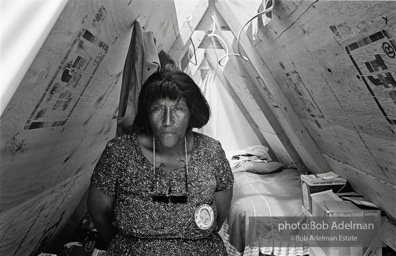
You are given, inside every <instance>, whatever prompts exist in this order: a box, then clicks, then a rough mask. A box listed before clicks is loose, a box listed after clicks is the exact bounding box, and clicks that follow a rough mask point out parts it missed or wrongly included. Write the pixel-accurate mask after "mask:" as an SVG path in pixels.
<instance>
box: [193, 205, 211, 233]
mask: <svg viewBox="0 0 396 256" xmlns="http://www.w3.org/2000/svg"><path fill="white" fill-rule="evenodd" d="M213 222H214V212H213V209H212V207H210V205H208V204H203V205H201V206H199V207H198V208H197V210H195V224H197V226H198V227H199V228H200V229H202V230H207V229H209V228H210V227H211V226H212V225H213Z"/></svg>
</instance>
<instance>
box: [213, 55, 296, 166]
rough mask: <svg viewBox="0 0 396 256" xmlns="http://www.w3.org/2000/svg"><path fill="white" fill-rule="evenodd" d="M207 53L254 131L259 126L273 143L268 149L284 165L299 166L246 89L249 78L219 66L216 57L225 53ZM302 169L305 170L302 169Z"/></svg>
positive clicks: (265, 136)
mask: <svg viewBox="0 0 396 256" xmlns="http://www.w3.org/2000/svg"><path fill="white" fill-rule="evenodd" d="M207 52H208V55H207V56H208V60H209V62H210V63H211V65H212V66H213V65H214V66H215V67H213V68H214V70H216V71H217V73H218V75H219V76H220V77H222V80H223V81H225V82H224V84H225V85H229V86H230V89H232V91H233V93H232V94H233V95H235V96H234V98H235V100H236V101H237V102H239V104H238V105H240V109H241V110H242V108H244V109H246V110H244V113H245V115H246V116H250V118H251V119H252V121H253V123H252V124H251V127H252V128H253V129H254V127H255V126H257V127H258V129H259V131H260V133H261V134H262V135H263V136H264V139H265V140H267V139H270V141H271V143H269V142H268V141H266V142H265V144H263V145H268V147H269V148H270V149H271V150H273V152H274V154H275V155H276V158H277V159H278V160H279V161H282V162H283V163H285V164H288V165H292V166H296V165H298V164H296V163H295V162H294V159H292V158H291V157H290V155H289V152H288V150H287V149H285V146H284V144H283V143H282V141H281V140H280V139H279V134H278V132H276V131H274V130H273V128H272V126H271V125H270V124H269V123H268V121H267V118H266V115H264V113H263V112H262V111H260V107H261V106H258V105H257V104H256V100H255V99H254V96H253V95H252V94H251V92H250V91H249V89H248V88H247V87H246V84H249V83H251V82H249V81H248V80H247V77H245V78H241V77H240V76H238V72H239V71H237V70H235V69H232V70H231V71H229V72H228V71H226V70H225V68H224V67H221V66H220V65H218V59H217V58H215V56H223V55H224V51H221V50H220V51H216V50H210V49H207ZM216 52H217V53H216ZM242 73H243V71H242ZM243 80H246V81H243ZM257 110H258V111H257ZM246 112H247V113H246ZM283 142H284V141H283ZM300 168H301V169H304V168H302V167H300Z"/></svg>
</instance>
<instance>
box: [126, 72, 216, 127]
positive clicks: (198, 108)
mask: <svg viewBox="0 0 396 256" xmlns="http://www.w3.org/2000/svg"><path fill="white" fill-rule="evenodd" d="M182 97H184V99H185V100H186V103H187V107H188V109H189V111H190V123H189V125H188V128H187V129H188V130H192V129H193V128H201V127H202V126H204V125H205V124H206V123H207V122H208V121H209V117H210V107H209V104H208V102H207V100H206V99H205V97H204V95H203V94H202V91H201V89H200V88H199V87H198V85H197V84H196V83H195V82H194V80H193V79H192V78H191V77H190V76H189V75H187V74H186V73H184V72H182V71H179V70H165V71H157V72H155V73H153V74H152V75H151V76H150V77H149V78H148V79H147V80H146V82H145V83H144V84H143V85H142V89H141V91H140V94H139V99H138V109H137V114H136V117H135V121H134V122H133V126H132V132H138V131H139V132H146V133H149V134H151V133H152V131H151V128H150V125H149V122H148V109H149V107H150V106H151V104H152V103H153V102H154V101H155V100H157V99H164V98H169V99H171V100H174V101H178V100H180V99H181V98H182Z"/></svg>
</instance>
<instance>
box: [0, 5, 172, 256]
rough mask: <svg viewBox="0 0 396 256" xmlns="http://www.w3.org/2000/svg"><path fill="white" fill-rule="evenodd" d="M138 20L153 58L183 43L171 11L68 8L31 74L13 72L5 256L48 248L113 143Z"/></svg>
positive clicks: (4, 194)
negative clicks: (151, 40)
mask: <svg viewBox="0 0 396 256" xmlns="http://www.w3.org/2000/svg"><path fill="white" fill-rule="evenodd" d="M51 1H52V0H51ZM34 2H37V1H34ZM41 3H42V2H41ZM43 6H45V4H43ZM31 10H32V9H31ZM28 11H29V10H27V12H28ZM29 15H30V14H29ZM48 15H50V14H49V13H48ZM152 17H156V18H155V19H152ZM18 18H19V19H22V20H25V17H24V16H19V17H18ZM137 18H139V20H140V22H141V24H142V27H144V28H145V29H148V30H151V31H153V33H154V36H155V38H156V39H157V40H158V41H157V47H158V49H157V50H158V52H159V51H160V50H162V49H163V50H164V51H169V50H170V48H171V46H172V44H173V42H174V41H175V39H176V37H177V35H178V33H179V27H178V22H177V16H176V10H175V6H174V4H173V1H147V0H137V1H136V0H134V1H127V0H125V1H118V0H117V1H115V0H114V1H108V0H103V1H97V0H86V1H79V0H69V1H68V2H67V3H66V5H65V7H64V9H63V11H62V12H61V13H60V16H59V18H58V19H57V20H56V22H55V23H54V25H53V27H52V29H51V30H50V31H48V32H49V34H48V36H47V37H46V35H43V37H44V38H42V43H43V44H42V46H41V48H40V47H38V51H37V56H35V58H34V56H33V59H32V62H31V65H30V66H29V67H28V68H27V72H22V71H20V70H19V71H18V72H20V73H18V74H17V76H19V77H20V83H17V84H12V83H10V84H6V85H5V86H15V88H11V89H14V91H15V93H14V94H13V95H12V93H11V95H12V97H10V100H9V103H8V104H6V107H5V108H4V111H3V112H2V115H1V120H0V121H1V148H0V158H1V170H0V177H1V178H0V220H1V222H0V254H1V255H22V256H25V255H35V254H36V253H37V252H39V251H40V250H42V249H43V248H44V247H45V246H46V245H49V244H51V240H52V241H53V240H54V239H56V237H57V235H58V234H59V233H60V232H61V231H62V228H63V227H64V225H65V223H66V222H67V220H68V219H69V217H70V215H71V214H72V213H73V211H74V209H75V208H76V206H77V204H78V203H79V202H80V199H81V198H82V197H83V195H84V193H85V192H86V190H87V188H88V185H89V179H90V176H91V173H92V170H93V168H94V166H95V164H96V162H97V160H98V158H99V157H100V154H101V152H102V150H103V149H104V147H105V144H106V142H107V141H108V140H109V139H111V138H113V137H114V136H115V128H116V116H117V108H118V100H119V96H120V83H121V76H122V71H123V66H124V62H125V56H126V53H127V50H128V45H129V43H130V39H131V33H132V29H133V22H134V21H135V20H136V19H137ZM16 27H17V28H18V26H16ZM19 28H20V27H19ZM37 31H40V28H37ZM17 32H18V31H17V30H15V31H14V33H11V34H9V36H16V35H18V33H17ZM20 32H21V33H22V32H23V31H20ZM28 32H31V30H28ZM3 39H4V38H2V40H3ZM30 39H31V38H27V39H21V37H19V38H18V41H19V40H22V41H24V40H25V41H26V42H27V43H28V42H29V40H30ZM7 40H8V39H7ZM15 50H16V51H18V49H15ZM15 56H16V55H15ZM2 61H3V59H2ZM6 64H7V63H2V71H3V72H7V66H6ZM2 86H3V84H2ZM7 89H10V88H7ZM2 96H3V95H2ZM2 104H3V103H2Z"/></svg>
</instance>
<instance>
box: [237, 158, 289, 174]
mask: <svg viewBox="0 0 396 256" xmlns="http://www.w3.org/2000/svg"><path fill="white" fill-rule="evenodd" d="M284 167H285V165H284V164H282V163H279V162H263V161H243V162H240V163H239V164H238V165H235V166H234V167H233V168H232V172H233V173H236V172H251V173H256V174H266V173H272V172H276V171H280V170H283V169H284Z"/></svg>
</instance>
